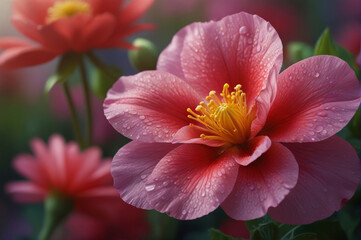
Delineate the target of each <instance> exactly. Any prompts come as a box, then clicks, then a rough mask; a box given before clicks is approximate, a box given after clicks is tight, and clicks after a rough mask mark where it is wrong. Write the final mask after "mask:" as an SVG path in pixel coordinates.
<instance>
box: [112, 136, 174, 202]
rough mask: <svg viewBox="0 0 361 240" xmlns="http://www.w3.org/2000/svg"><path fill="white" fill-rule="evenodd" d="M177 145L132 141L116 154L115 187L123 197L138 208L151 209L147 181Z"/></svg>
mask: <svg viewBox="0 0 361 240" xmlns="http://www.w3.org/2000/svg"><path fill="white" fill-rule="evenodd" d="M177 146H179V145H177V144H166V143H142V142H137V141H132V142H130V143H128V144H127V145H125V146H124V147H122V148H121V149H120V150H119V151H118V152H117V154H116V155H115V156H114V159H113V163H112V169H111V172H112V175H113V178H114V187H115V188H116V189H117V190H118V191H119V193H120V196H121V198H122V199H123V200H124V201H126V202H127V203H129V204H131V205H133V206H136V207H138V208H144V209H151V206H150V205H149V199H148V197H147V192H146V191H145V181H146V179H147V177H148V175H150V174H151V173H152V171H153V169H154V167H155V165H156V164H157V163H158V162H159V161H160V159H162V158H163V157H164V156H165V155H166V154H167V153H168V152H170V151H171V150H173V149H174V148H175V147H177Z"/></svg>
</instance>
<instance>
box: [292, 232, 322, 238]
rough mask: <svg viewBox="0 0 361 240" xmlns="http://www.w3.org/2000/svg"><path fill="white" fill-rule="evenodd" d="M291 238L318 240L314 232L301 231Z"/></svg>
mask: <svg viewBox="0 0 361 240" xmlns="http://www.w3.org/2000/svg"><path fill="white" fill-rule="evenodd" d="M292 240H318V238H317V234H316V233H302V234H299V235H297V236H296V237H294V238H292Z"/></svg>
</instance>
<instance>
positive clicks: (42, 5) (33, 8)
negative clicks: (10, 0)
mask: <svg viewBox="0 0 361 240" xmlns="http://www.w3.org/2000/svg"><path fill="white" fill-rule="evenodd" d="M53 2H54V1H44V0H26V1H24V0H14V4H13V13H14V14H15V15H21V16H22V17H23V18H24V19H26V20H27V21H28V22H32V23H34V24H36V25H43V24H44V23H45V20H46V16H47V13H48V8H49V7H51V6H52V5H53Z"/></svg>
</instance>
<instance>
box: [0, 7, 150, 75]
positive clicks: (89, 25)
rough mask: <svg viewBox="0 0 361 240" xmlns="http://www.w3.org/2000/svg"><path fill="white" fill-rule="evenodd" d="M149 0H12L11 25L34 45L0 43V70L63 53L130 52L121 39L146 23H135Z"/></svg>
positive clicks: (5, 40) (10, 39) (9, 40)
mask: <svg viewBox="0 0 361 240" xmlns="http://www.w3.org/2000/svg"><path fill="white" fill-rule="evenodd" d="M152 3H153V0H132V1H131V2H129V3H128V4H127V5H125V6H124V7H123V6H122V5H123V0H56V1H54V0H14V5H13V16H12V22H13V24H14V26H15V27H16V28H17V29H18V30H19V31H20V32H21V33H22V34H23V35H25V36H26V37H28V38H29V39H31V40H33V41H35V42H38V43H39V45H38V46H34V45H33V44H30V43H28V42H27V41H24V40H22V39H19V38H14V37H5V38H1V39H0V48H1V49H3V52H2V53H1V54H0V67H3V68H6V69H15V68H21V67H26V66H33V65H37V64H41V63H44V62H47V61H50V60H51V59H53V58H55V57H56V56H58V55H61V54H63V53H65V52H68V51H74V52H84V51H88V50H91V49H94V48H113V47H118V48H131V47H132V45H131V44H129V43H127V42H125V40H124V38H125V37H127V36H129V35H131V34H133V33H135V32H137V31H140V30H145V29H150V28H152V27H153V25H151V24H135V23H134V21H136V20H137V19H138V18H139V17H140V16H142V15H143V14H144V12H145V11H146V10H147V9H148V8H149V7H150V5H151V4H152Z"/></svg>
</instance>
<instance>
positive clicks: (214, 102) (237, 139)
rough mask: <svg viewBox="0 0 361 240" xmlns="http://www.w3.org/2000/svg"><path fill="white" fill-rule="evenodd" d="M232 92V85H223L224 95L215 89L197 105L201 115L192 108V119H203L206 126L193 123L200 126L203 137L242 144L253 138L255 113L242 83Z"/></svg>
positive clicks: (201, 120)
mask: <svg viewBox="0 0 361 240" xmlns="http://www.w3.org/2000/svg"><path fill="white" fill-rule="evenodd" d="M234 90H235V91H233V92H231V93H230V92H229V85H228V84H227V83H226V84H224V86H223V91H222V93H221V94H220V96H221V98H219V97H218V96H217V95H216V92H215V91H211V92H210V93H209V96H207V97H206V101H207V102H208V104H206V103H205V102H203V101H202V102H200V104H199V105H198V106H197V107H196V109H195V110H196V111H197V112H199V114H197V113H195V112H193V111H192V110H191V109H190V108H188V109H187V112H189V113H190V115H188V118H190V119H193V120H195V121H197V122H199V123H200V124H201V125H203V126H198V125H194V124H190V126H191V127H194V128H198V129H200V130H201V131H202V132H203V133H202V134H201V135H200V137H201V138H203V139H214V140H220V141H224V142H226V143H231V144H242V143H244V142H245V141H246V140H247V139H248V138H249V137H250V129H251V123H252V121H253V120H254V119H255V113H254V111H253V110H252V109H251V110H250V111H248V110H247V103H246V94H245V93H244V92H242V90H241V85H237V86H236V87H235V88H234Z"/></svg>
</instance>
